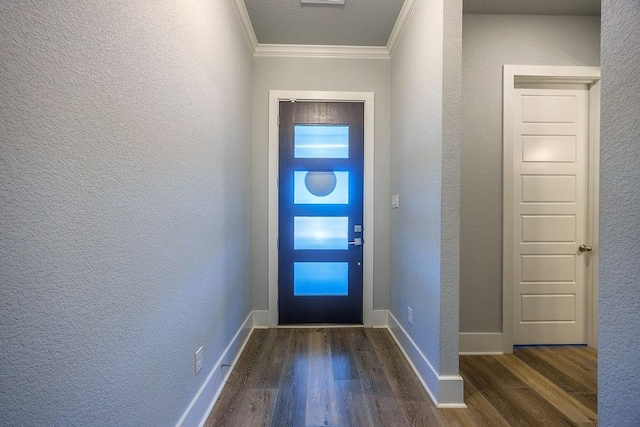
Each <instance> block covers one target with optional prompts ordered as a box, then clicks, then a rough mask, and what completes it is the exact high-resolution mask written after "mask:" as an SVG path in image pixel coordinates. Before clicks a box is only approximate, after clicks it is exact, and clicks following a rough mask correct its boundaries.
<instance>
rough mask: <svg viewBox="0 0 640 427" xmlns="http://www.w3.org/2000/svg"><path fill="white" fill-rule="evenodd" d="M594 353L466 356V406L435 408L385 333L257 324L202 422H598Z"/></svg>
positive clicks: (243, 426)
mask: <svg viewBox="0 0 640 427" xmlns="http://www.w3.org/2000/svg"><path fill="white" fill-rule="evenodd" d="M596 363H597V354H596V352H595V351H594V350H591V349H588V348H586V347H522V348H517V349H516V350H515V351H514V354H510V355H500V356H461V357H460V372H461V375H462V376H463V378H464V387H465V391H464V395H465V403H466V404H467V406H468V408H467V409H437V408H436V407H435V406H434V405H433V403H432V401H431V399H430V398H429V396H428V394H427V392H426V391H425V390H424V388H423V386H422V384H421V383H420V381H419V380H418V378H417V376H416V375H415V373H414V372H413V370H412V368H411V366H410V365H409V363H408V362H407V360H406V359H405V357H404V355H403V354H402V352H401V350H400V349H399V348H398V346H397V344H396V343H395V341H394V340H393V337H392V336H391V335H390V333H389V331H387V330H386V329H365V328H314V329H257V330H255V331H254V332H253V334H252V336H251V338H250V339H249V341H248V343H247V346H246V347H245V349H244V352H243V353H242V355H241V356H240V358H239V360H238V363H237V366H235V368H234V370H233V372H232V374H231V375H230V377H229V381H228V382H227V384H226V386H225V388H224V390H223V391H222V393H221V395H220V398H219V399H218V402H216V405H215V407H214V408H213V411H212V412H211V414H210V416H209V418H208V420H207V422H206V424H205V425H206V426H234V427H249V426H278V427H280V426H294V427H303V426H385V427H387V426H539V425H547V426H567V425H580V426H582V425H596V424H597V415H596V396H597V385H596Z"/></svg>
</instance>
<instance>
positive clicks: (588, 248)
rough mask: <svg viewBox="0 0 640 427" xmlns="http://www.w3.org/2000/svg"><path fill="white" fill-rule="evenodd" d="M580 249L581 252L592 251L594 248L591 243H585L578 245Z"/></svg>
mask: <svg viewBox="0 0 640 427" xmlns="http://www.w3.org/2000/svg"><path fill="white" fill-rule="evenodd" d="M578 250H579V251H580V252H591V251H592V250H593V248H592V247H591V246H589V245H585V244H584V243H583V244H581V245H580V246H578Z"/></svg>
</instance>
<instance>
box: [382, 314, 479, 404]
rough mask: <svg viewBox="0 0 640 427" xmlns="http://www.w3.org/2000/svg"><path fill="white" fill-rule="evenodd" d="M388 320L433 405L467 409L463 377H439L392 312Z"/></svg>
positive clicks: (390, 328)
mask: <svg viewBox="0 0 640 427" xmlns="http://www.w3.org/2000/svg"><path fill="white" fill-rule="evenodd" d="M388 319H389V330H390V331H391V335H392V336H393V338H394V339H395V340H396V342H397V343H398V346H399V347H400V349H401V350H402V352H403V353H404V355H405V357H406V358H407V360H408V361H409V363H410V364H411V366H412V367H413V370H414V371H415V373H416V375H417V376H418V378H419V379H420V381H421V382H422V385H423V386H424V388H425V389H426V390H427V393H429V396H430V397H431V400H433V403H434V404H435V405H436V406H437V407H438V408H466V407H467V405H465V404H464V400H463V394H464V393H463V386H462V377H461V376H459V375H438V373H437V371H436V370H435V369H434V368H433V366H432V365H431V363H430V362H429V360H428V359H427V358H426V356H425V355H424V353H422V351H421V350H420V349H419V348H418V346H417V345H416V343H415V342H414V341H413V339H411V336H409V334H408V333H407V331H405V329H404V328H403V327H402V325H401V324H400V322H398V320H397V319H396V318H395V316H394V315H393V314H392V313H391V312H389V315H388Z"/></svg>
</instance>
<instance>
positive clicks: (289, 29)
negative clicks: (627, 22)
mask: <svg viewBox="0 0 640 427" xmlns="http://www.w3.org/2000/svg"><path fill="white" fill-rule="evenodd" d="M244 3H245V6H246V8H247V12H248V13H249V18H250V19H251V25H252V27H253V30H254V31H255V34H256V37H257V39H258V40H257V41H258V43H260V44H278V45H282V44H293V45H333V46H385V45H386V44H387V41H388V40H389V35H390V34H391V30H392V29H393V26H394V25H395V23H396V20H397V19H398V15H399V13H400V10H401V9H402V5H403V3H404V0H345V4H344V5H333V4H328V5H316V4H304V5H303V4H301V3H300V0H244ZM464 13H492V14H529V15H594V16H598V15H600V0H464Z"/></svg>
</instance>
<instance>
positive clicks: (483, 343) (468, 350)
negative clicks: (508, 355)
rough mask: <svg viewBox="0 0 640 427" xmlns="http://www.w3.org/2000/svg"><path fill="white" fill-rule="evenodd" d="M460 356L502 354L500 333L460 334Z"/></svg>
mask: <svg viewBox="0 0 640 427" xmlns="http://www.w3.org/2000/svg"><path fill="white" fill-rule="evenodd" d="M460 354H462V355H467V354H503V351H502V333H501V332H460Z"/></svg>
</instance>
